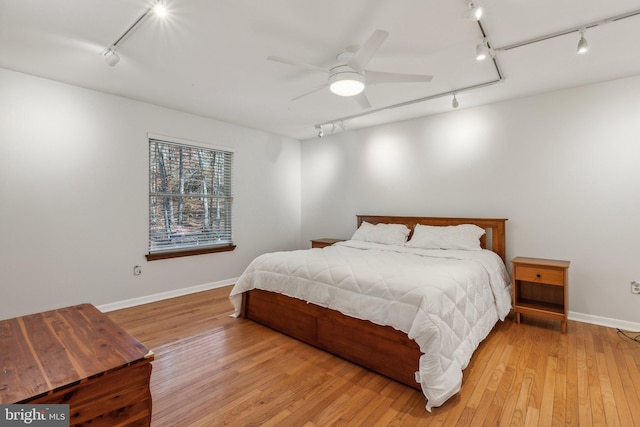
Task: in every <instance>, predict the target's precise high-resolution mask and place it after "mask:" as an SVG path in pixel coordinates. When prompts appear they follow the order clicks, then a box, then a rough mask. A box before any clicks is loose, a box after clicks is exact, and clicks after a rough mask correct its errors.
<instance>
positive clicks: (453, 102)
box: [451, 93, 460, 108]
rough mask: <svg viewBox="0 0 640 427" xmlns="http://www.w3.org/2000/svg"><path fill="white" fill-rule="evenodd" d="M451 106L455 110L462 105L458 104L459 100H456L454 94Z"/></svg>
mask: <svg viewBox="0 0 640 427" xmlns="http://www.w3.org/2000/svg"><path fill="white" fill-rule="evenodd" d="M451 106H452V107H453V108H458V106H460V104H459V103H458V98H456V94H455V93H454V94H453V100H452V101H451Z"/></svg>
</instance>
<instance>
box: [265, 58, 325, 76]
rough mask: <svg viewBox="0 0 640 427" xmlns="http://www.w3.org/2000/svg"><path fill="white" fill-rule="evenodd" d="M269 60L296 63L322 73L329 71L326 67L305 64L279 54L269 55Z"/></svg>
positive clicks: (289, 63) (298, 65) (297, 65)
mask: <svg viewBox="0 0 640 427" xmlns="http://www.w3.org/2000/svg"><path fill="white" fill-rule="evenodd" d="M267 59H268V60H269V61H274V62H280V63H282V64H288V65H295V66H296V67H302V68H306V69H307V70H311V71H320V72H322V73H328V72H329V70H325V69H324V68H320V67H318V66H316V65H312V64H305V63H304V62H300V61H294V60H293V59H287V58H281V57H279V56H269V57H268V58H267Z"/></svg>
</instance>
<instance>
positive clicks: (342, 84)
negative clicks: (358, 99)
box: [329, 71, 364, 96]
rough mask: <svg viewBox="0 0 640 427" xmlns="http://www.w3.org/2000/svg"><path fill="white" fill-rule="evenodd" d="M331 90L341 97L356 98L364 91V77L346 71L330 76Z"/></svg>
mask: <svg viewBox="0 0 640 427" xmlns="http://www.w3.org/2000/svg"><path fill="white" fill-rule="evenodd" d="M329 89H330V90H331V92H333V93H335V94H336V95H339V96H354V95H357V94H359V93H360V92H362V91H363V90H364V76H363V75H362V74H359V73H356V72H355V71H345V72H341V73H336V74H333V75H331V76H329Z"/></svg>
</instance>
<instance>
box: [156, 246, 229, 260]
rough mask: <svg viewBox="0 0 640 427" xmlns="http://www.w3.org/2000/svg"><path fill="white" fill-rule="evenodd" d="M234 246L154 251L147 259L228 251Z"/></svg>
mask: <svg viewBox="0 0 640 427" xmlns="http://www.w3.org/2000/svg"><path fill="white" fill-rule="evenodd" d="M235 248H236V245H228V246H216V247H210V248H193V249H181V250H175V251H166V252H156V253H151V254H147V255H146V256H147V261H157V260H160V259H169V258H178V257H183V256H193V255H203V254H212V253H215V252H229V251H232V250H234V249H235Z"/></svg>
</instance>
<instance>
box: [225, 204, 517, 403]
mask: <svg viewBox="0 0 640 427" xmlns="http://www.w3.org/2000/svg"><path fill="white" fill-rule="evenodd" d="M400 224H403V225H406V228H407V229H408V230H409V231H408V233H407V236H406V240H407V241H408V242H407V243H406V245H405V244H395V241H394V244H386V243H388V242H385V244H383V243H377V242H370V241H361V240H360V239H358V240H354V238H356V234H357V233H358V232H360V230H364V229H365V225H366V226H368V227H369V228H368V229H372V228H371V227H374V228H375V227H378V228H379V227H395V225H400ZM468 224H471V226H469V225H468ZM505 224H506V219H501V218H434V217H401V216H370V215H358V216H357V225H358V228H357V231H356V234H354V236H353V237H352V239H351V240H348V241H345V242H339V243H337V244H335V245H332V246H329V247H326V248H322V249H308V250H299V251H288V252H277V253H271V254H265V255H262V256H260V257H258V258H256V259H255V260H254V261H253V262H252V263H251V264H250V265H249V266H248V267H247V269H246V270H245V272H244V273H243V274H242V276H241V277H240V278H239V279H238V281H237V282H236V285H235V286H234V288H233V290H232V291H231V294H230V298H231V301H232V303H233V304H234V307H235V314H236V316H239V317H244V318H247V319H251V320H253V321H256V322H258V323H261V324H263V325H266V326H268V327H270V328H272V329H275V330H277V331H280V332H282V333H285V334H287V335H289V336H291V337H294V338H296V339H299V340H301V341H304V342H306V343H308V344H311V345H313V346H316V347H318V348H321V349H323V350H325V351H328V352H330V353H333V354H335V355H338V356H340V357H343V358H345V359H347V360H350V361H352V362H354V363H357V364H359V365H362V366H364V367H366V368H369V369H371V370H373V371H375V372H378V373H380V374H382V375H385V376H388V377H390V378H392V379H394V380H396V381H399V382H401V383H403V384H406V385H408V386H410V387H413V388H416V389H419V390H422V392H423V393H424V394H425V397H426V398H427V404H426V408H427V410H429V411H430V410H431V408H432V407H434V406H440V405H442V404H443V403H444V402H445V401H446V400H447V399H448V398H449V397H451V396H453V395H454V394H456V393H457V392H458V391H459V390H460V387H461V383H462V370H463V369H464V368H465V367H466V366H467V364H468V363H469V360H470V358H471V355H472V353H473V351H474V350H475V349H476V348H477V346H478V345H479V343H480V342H481V341H482V340H483V339H484V338H485V337H486V336H487V335H488V333H489V332H490V331H491V329H492V328H493V326H494V325H495V323H496V322H497V321H498V320H504V318H505V316H506V315H507V313H508V312H509V310H510V309H511V296H510V293H511V281H510V280H509V276H508V274H507V272H506V268H505V264H504V260H505ZM422 226H431V228H430V227H422ZM433 226H436V227H437V229H438V230H439V229H443V230H444V229H445V228H446V229H449V228H453V227H456V226H458V227H456V228H459V227H472V226H476V227H479V228H481V229H482V231H483V234H482V235H481V236H479V237H478V245H479V247H478V248H477V249H478V250H458V249H457V248H454V249H446V250H441V249H429V248H428V247H427V248H423V247H417V248H414V247H408V246H409V245H410V243H409V242H413V241H415V240H419V239H417V237H419V236H417V235H416V232H417V231H418V228H420V230H419V231H420V232H423V231H424V230H431V229H434V230H435V229H436V228H433ZM430 232H431V231H430ZM421 236H422V235H421ZM394 238H395V237H394ZM365 240H367V239H365ZM480 248H483V250H480ZM473 249H476V248H473ZM421 292H425V293H426V296H425V295H422V294H421ZM381 294H393V295H395V296H392V298H391V299H389V300H387V299H386V296H385V297H384V298H383V297H381V296H380V295H381ZM394 298H395V299H394ZM363 313H364V314H363Z"/></svg>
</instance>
